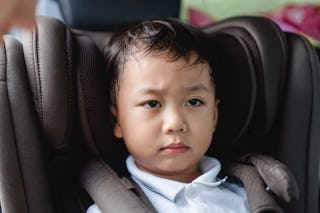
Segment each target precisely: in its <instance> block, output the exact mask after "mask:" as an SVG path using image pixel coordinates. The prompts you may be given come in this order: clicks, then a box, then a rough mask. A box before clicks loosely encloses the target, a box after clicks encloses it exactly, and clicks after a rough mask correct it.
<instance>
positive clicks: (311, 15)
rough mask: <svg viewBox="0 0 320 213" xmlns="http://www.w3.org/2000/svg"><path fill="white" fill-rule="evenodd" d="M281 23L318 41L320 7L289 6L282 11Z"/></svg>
mask: <svg viewBox="0 0 320 213" xmlns="http://www.w3.org/2000/svg"><path fill="white" fill-rule="evenodd" d="M282 21H284V22H285V23H287V24H289V25H292V26H293V27H295V28H297V29H298V30H299V31H301V32H303V33H305V34H306V35H309V36H311V37H313V38H315V39H317V40H320V7H319V6H313V5H289V6H287V7H285V8H284V9H283V10H282Z"/></svg>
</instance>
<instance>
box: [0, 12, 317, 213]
mask: <svg viewBox="0 0 320 213" xmlns="http://www.w3.org/2000/svg"><path fill="white" fill-rule="evenodd" d="M261 26H263V27H261ZM230 29H231V30H230ZM261 29H265V31H263V32H261V31H260V30H261ZM204 30H205V31H206V32H207V33H208V36H212V41H214V42H212V44H211V43H210V45H208V47H215V49H213V50H212V51H218V53H221V57H218V61H219V63H218V64H217V66H218V67H221V68H224V69H220V70H221V72H220V73H218V74H217V77H218V78H219V81H220V82H221V85H217V87H218V90H219V91H220V96H221V100H222V102H221V109H220V110H221V113H222V114H223V115H224V116H223V117H222V115H221V116H220V117H221V119H220V121H219V122H221V127H220V129H219V130H217V131H218V132H217V137H216V138H215V141H214V147H213V150H211V151H210V153H211V152H212V151H214V152H217V154H218V153H219V151H221V150H223V151H227V156H231V155H232V154H233V151H232V150H233V149H237V150H241V151H242V150H244V151H259V152H263V153H267V154H270V155H273V156H275V157H276V158H278V159H279V160H281V161H283V162H284V163H286V164H287V165H288V166H289V168H291V169H292V170H293V172H294V174H295V176H296V177H297V180H298V186H299V191H300V200H299V201H297V202H294V203H292V204H289V205H285V204H283V205H282V206H283V208H284V209H285V210H286V212H293V213H294V212H297V213H298V212H309V213H311V212H318V204H319V189H318V186H319V177H318V176H317V175H318V174H319V137H320V136H319V135H320V133H319V131H317V130H318V129H319V128H320V124H319V119H320V115H319V111H318V110H319V97H320V96H319V73H318V72H319V64H318V61H317V60H316V58H315V57H316V56H315V53H314V50H313V49H312V47H311V46H310V44H309V43H308V42H307V41H306V40H305V39H303V38H302V37H300V36H298V35H293V34H284V33H283V32H281V31H280V30H279V29H278V28H277V27H275V25H274V24H273V23H272V22H270V21H267V20H265V19H262V18H254V17H246V18H235V19H230V20H226V21H225V22H222V23H221V25H220V24H218V25H216V26H212V27H209V28H207V29H204ZM234 32H239V34H235V33H234ZM271 36H272V38H274V39H273V40H271V39H269V38H270V37H271ZM217 41H219V42H217ZM0 57H1V61H2V63H1V68H0V69H1V71H0V73H1V74H0V76H1V96H0V104H1V107H0V113H1V119H0V138H1V140H0V141H1V143H0V144H1V145H0V146H1V147H0V171H1V172H0V184H1V185H0V186H1V187H0V202H1V207H2V210H3V212H51V211H52V212H55V211H56V212H83V211H85V208H86V206H87V203H86V197H85V195H86V194H85V193H84V191H82V189H81V188H79V187H78V185H77V183H76V181H77V180H78V177H77V176H78V175H79V171H80V170H81V167H82V166H83V164H84V162H85V161H87V159H90V158H91V157H92V153H94V154H95V155H100V156H102V157H103V158H104V161H105V162H107V163H108V164H109V165H110V166H111V167H112V168H113V169H114V170H115V171H116V172H117V173H118V174H120V175H121V176H123V175H125V174H126V171H125V168H123V164H122V162H123V161H124V159H125V155H126V154H127V153H126V151H125V149H124V147H123V146H121V144H120V143H111V142H110V143H106V141H109V140H108V139H111V138H112V135H110V132H111V131H110V132H108V131H106V129H108V124H107V112H106V107H104V106H105V103H104V102H103V97H105V96H104V94H105V92H106V91H104V90H103V85H102V84H103V82H101V81H100V80H101V72H100V70H101V69H103V63H102V58H101V57H102V56H101V54H100V52H99V49H98V48H97V47H96V46H95V45H94V43H93V42H92V41H91V39H90V38H88V37H86V36H81V35H79V34H77V33H73V32H72V31H70V30H69V29H67V28H66V27H65V25H64V24H62V23H61V22H59V21H57V20H55V19H51V18H48V17H42V18H39V20H38V26H37V29H36V30H34V32H33V34H28V35H26V36H24V41H23V53H22V47H21V44H20V43H19V42H18V41H15V40H13V39H11V38H6V39H5V45H4V47H3V48H2V49H1V55H0ZM24 58H25V62H24ZM297 58H298V59H297ZM215 60H217V59H215ZM231 62H233V63H231ZM298 62H299V63H298ZM25 70H27V72H28V77H27V76H26V73H25ZM222 71H223V72H222ZM233 76H237V77H233ZM99 79H100V80H99ZM229 86H230V87H229ZM235 94H236V95H235ZM231 97H233V98H231ZM222 103H224V105H222ZM235 104H236V105H235ZM230 106H238V107H237V108H236V110H237V113H233V114H232V115H233V117H232V116H230V117H227V114H228V113H229V112H231V113H232V111H231V110H230ZM233 110H235V109H234V108H233ZM293 118H294V119H293ZM79 124H80V125H79ZM228 128H230V129H228ZM79 130H81V131H79ZM83 144H86V146H83ZM224 144H227V145H224ZM218 149H220V150H218ZM87 150H91V151H90V152H89V151H87ZM230 150H231V151H232V152H230ZM222 157H223V155H222ZM85 174H87V175H88V174H89V178H90V177H94V175H95V174H92V173H90V171H89V172H88V171H87V172H85ZM96 184H97V183H96V182H91V183H90V184H89V185H87V186H86V190H88V191H89V193H91V192H90V189H92V188H94V187H96ZM315 186H316V187H315ZM97 193H100V192H97ZM79 195H84V196H79ZM90 195H91V196H92V197H93V198H94V197H95V195H94V194H92V193H91V194H90ZM113 195H114V194H112V195H109V196H113Z"/></svg>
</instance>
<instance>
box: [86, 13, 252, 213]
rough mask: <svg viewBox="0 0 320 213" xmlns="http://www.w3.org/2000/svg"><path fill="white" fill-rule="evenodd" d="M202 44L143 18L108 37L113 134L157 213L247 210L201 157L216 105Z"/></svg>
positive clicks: (236, 189) (212, 163) (168, 24)
mask: <svg viewBox="0 0 320 213" xmlns="http://www.w3.org/2000/svg"><path fill="white" fill-rule="evenodd" d="M203 42H204V39H203V37H202V34H201V33H200V32H199V31H197V30H195V29H192V28H190V27H188V26H185V25H183V24H182V23H180V22H178V21H175V20H171V19H169V20H151V21H144V22H141V23H138V24H136V25H133V26H131V27H129V28H127V29H125V30H124V31H121V32H119V33H117V34H115V35H114V36H113V37H112V38H111V40H110V43H109V47H108V52H107V54H106V55H107V57H106V59H107V69H106V70H107V72H110V73H109V74H111V89H110V91H111V107H110V110H111V113H112V114H113V116H114V118H115V119H114V125H113V133H114V135H115V136H116V137H117V138H122V139H123V141H124V143H125V145H126V147H127V149H128V151H129V153H130V156H129V157H128V158H127V161H126V165H127V169H128V171H129V172H130V174H131V175H132V178H133V180H134V181H135V182H136V183H137V184H138V185H139V186H140V187H141V189H142V190H143V192H144V193H145V194H146V196H147V197H148V199H149V200H150V202H151V203H152V204H153V206H154V207H155V209H156V210H157V211H158V212H237V213H242V212H249V210H248V203H247V197H246V193H245V191H244V189H243V187H242V186H239V185H235V184H230V183H226V182H225V181H226V178H225V179H223V180H220V179H218V178H217V175H218V173H219V172H220V168H221V166H220V163H219V161H218V160H217V159H215V158H211V157H207V156H204V153H205V152H206V151H207V149H208V148H209V146H210V144H211V141H212V137H213V134H214V132H215V128H216V125H217V120H218V109H217V105H218V103H219V101H218V100H217V98H216V94H215V84H214V77H213V71H214V67H211V65H210V63H209V59H208V55H207V54H206V52H204V51H203V50H204V49H205V48H203V45H205V44H204V43H203ZM87 212H100V210H99V209H98V208H97V206H96V205H92V206H91V207H90V208H89V209H88V210H87Z"/></svg>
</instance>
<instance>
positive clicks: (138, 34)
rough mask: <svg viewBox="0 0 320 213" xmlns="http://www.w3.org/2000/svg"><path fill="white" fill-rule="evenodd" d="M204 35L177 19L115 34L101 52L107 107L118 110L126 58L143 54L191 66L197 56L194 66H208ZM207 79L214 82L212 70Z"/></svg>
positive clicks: (150, 22)
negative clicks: (159, 55) (118, 97)
mask: <svg viewBox="0 0 320 213" xmlns="http://www.w3.org/2000/svg"><path fill="white" fill-rule="evenodd" d="M205 41H206V39H205V35H204V34H203V33H202V32H201V30H199V29H196V28H193V27H191V26H189V25H186V24H184V23H182V22H181V21H178V20H176V19H172V18H165V19H153V20H146V21H140V22H138V23H135V24H132V25H130V26H127V27H125V28H123V29H122V30H120V31H118V32H117V33H115V34H114V35H113V36H112V37H111V39H110V40H109V43H108V45H107V46H106V47H105V49H104V56H105V63H106V68H105V78H106V80H107V81H106V82H107V83H108V86H107V87H108V88H107V90H108V91H109V92H110V93H109V95H110V100H109V101H110V102H111V103H110V104H112V105H113V106H115V107H117V102H116V94H117V90H118V89H119V84H120V78H121V77H120V76H121V73H122V71H123V69H124V65H125V63H126V61H127V60H128V57H129V56H131V55H134V54H139V53H143V54H146V55H152V54H168V55H169V56H170V57H171V58H172V61H176V60H178V59H180V58H183V59H185V60H187V62H190V60H191V56H192V55H194V53H195V55H196V60H194V61H192V62H190V63H191V65H194V64H197V63H208V64H209V65H210V63H209V57H208V54H207V52H206V51H205V49H206V48H205V45H206V42H205ZM210 68H211V71H210V75H211V78H212V81H213V82H214V78H213V72H212V67H210Z"/></svg>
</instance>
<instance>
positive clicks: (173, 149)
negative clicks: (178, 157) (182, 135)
mask: <svg viewBox="0 0 320 213" xmlns="http://www.w3.org/2000/svg"><path fill="white" fill-rule="evenodd" d="M188 149H190V147H188V146H186V145H184V144H183V143H171V144H169V145H168V146H165V147H163V148H161V151H164V152H166V153H169V154H174V153H183V152H186V151H187V150H188Z"/></svg>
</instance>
